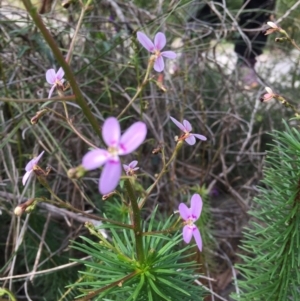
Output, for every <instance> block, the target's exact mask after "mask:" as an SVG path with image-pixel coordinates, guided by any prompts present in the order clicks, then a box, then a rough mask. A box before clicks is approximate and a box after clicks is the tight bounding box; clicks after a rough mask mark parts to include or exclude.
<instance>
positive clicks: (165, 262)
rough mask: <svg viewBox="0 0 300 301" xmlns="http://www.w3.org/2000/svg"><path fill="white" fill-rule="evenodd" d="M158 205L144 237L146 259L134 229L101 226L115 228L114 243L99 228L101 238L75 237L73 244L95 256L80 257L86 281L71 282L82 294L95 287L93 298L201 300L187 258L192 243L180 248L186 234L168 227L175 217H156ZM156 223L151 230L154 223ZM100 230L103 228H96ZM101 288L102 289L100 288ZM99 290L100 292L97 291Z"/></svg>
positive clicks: (76, 247)
mask: <svg viewBox="0 0 300 301" xmlns="http://www.w3.org/2000/svg"><path fill="white" fill-rule="evenodd" d="M155 217H156V210H155V212H154V213H153V214H152V216H151V219H150V221H149V225H148V227H147V228H145V229H144V231H147V232H146V234H147V235H145V236H144V237H143V243H144V251H145V262H144V263H143V264H140V263H139V261H138V259H137V258H136V251H135V238H134V235H133V231H132V230H124V229H121V230H118V229H114V228H111V225H105V226H104V225H103V226H102V228H108V229H110V231H111V235H112V242H109V241H108V240H106V239H105V238H104V236H103V235H102V234H100V232H98V234H97V233H96V235H97V236H98V238H100V242H98V241H96V242H95V241H93V240H91V239H89V238H87V237H83V236H82V237H81V238H82V240H83V242H82V243H80V242H74V244H73V248H74V249H76V250H79V251H81V252H83V253H85V254H87V255H90V256H91V260H89V261H88V260H78V259H74V260H75V261H77V262H80V263H83V264H84V265H85V266H86V270H85V271H82V272H80V273H81V274H82V275H83V277H82V281H81V282H78V283H77V284H75V285H73V287H76V288H78V289H79V290H80V291H81V293H82V294H81V296H84V295H87V294H88V293H92V292H97V294H96V296H95V299H93V300H103V297H106V298H108V299H107V300H126V301H129V300H196V299H197V300H200V299H199V298H201V296H202V295H203V289H202V288H201V287H199V286H197V285H195V284H194V283H193V282H194V280H195V279H197V276H196V275H195V268H196V264H195V263H194V264H193V263H190V262H185V261H184V259H185V258H186V257H187V256H190V254H189V252H188V251H189V250H191V246H186V247H184V248H178V246H179V245H180V244H181V241H182V234H181V233H180V234H178V233H177V234H172V235H171V234H169V235H168V236H167V235H166V233H164V231H166V230H167V229H169V228H172V225H174V223H175V222H176V220H175V218H174V217H170V218H169V219H168V220H167V221H165V222H162V221H161V222H158V223H157V222H156V221H155ZM154 224H155V225H157V229H156V231H154V232H153V226H154ZM98 231H99V229H98ZM99 288H100V289H99ZM97 290H99V291H97Z"/></svg>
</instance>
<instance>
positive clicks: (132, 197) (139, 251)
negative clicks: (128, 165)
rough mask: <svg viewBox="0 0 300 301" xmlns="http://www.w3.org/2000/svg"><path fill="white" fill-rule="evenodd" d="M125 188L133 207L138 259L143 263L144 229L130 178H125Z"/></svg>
mask: <svg viewBox="0 0 300 301" xmlns="http://www.w3.org/2000/svg"><path fill="white" fill-rule="evenodd" d="M125 188H126V191H127V194H128V197H129V199H130V203H131V208H132V219H133V231H134V236H135V246H136V254H137V259H138V261H139V262H140V264H143V263H144V261H145V254H144V246H143V230H142V225H141V212H140V208H139V205H138V203H137V199H136V196H135V193H134V190H133V187H132V185H131V183H130V180H129V179H126V180H125Z"/></svg>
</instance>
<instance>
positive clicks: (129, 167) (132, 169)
mask: <svg viewBox="0 0 300 301" xmlns="http://www.w3.org/2000/svg"><path fill="white" fill-rule="evenodd" d="M137 164H138V161H136V160H134V161H132V162H130V163H129V165H126V164H123V168H124V170H125V172H126V175H127V176H133V175H134V173H135V171H136V170H138V169H139V167H136V166H137Z"/></svg>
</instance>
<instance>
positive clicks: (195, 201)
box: [179, 194, 202, 251]
mask: <svg viewBox="0 0 300 301" xmlns="http://www.w3.org/2000/svg"><path fill="white" fill-rule="evenodd" d="M201 211H202V199H201V197H200V195H199V194H194V195H193V196H192V198H191V208H188V207H187V206H186V204H184V203H180V204H179V213H180V216H181V217H182V218H183V219H184V224H185V226H184V227H183V231H182V234H183V240H184V241H185V242H186V243H187V244H188V243H189V242H190V241H191V239H192V236H194V238H195V241H196V244H197V246H198V248H199V250H200V251H202V238H201V234H200V231H199V229H198V228H197V227H196V225H195V221H196V220H198V218H199V217H200V214H201Z"/></svg>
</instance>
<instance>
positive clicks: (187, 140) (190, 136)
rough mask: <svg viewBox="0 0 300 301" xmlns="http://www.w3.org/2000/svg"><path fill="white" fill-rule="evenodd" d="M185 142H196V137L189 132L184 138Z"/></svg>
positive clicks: (191, 143)
mask: <svg viewBox="0 0 300 301" xmlns="http://www.w3.org/2000/svg"><path fill="white" fill-rule="evenodd" d="M184 140H185V142H186V143H187V144H189V145H194V144H195V143H196V138H195V137H194V135H193V134H190V135H189V136H188V137H187V138H185V139H184Z"/></svg>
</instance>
